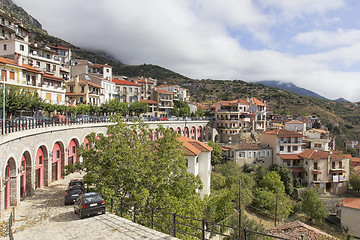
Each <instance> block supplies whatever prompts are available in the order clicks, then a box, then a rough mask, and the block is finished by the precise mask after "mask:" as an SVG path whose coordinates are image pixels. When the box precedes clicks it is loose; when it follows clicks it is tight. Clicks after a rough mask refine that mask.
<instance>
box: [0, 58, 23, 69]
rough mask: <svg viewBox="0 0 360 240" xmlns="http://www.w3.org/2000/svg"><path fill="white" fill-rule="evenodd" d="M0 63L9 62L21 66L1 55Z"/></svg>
mask: <svg viewBox="0 0 360 240" xmlns="http://www.w3.org/2000/svg"><path fill="white" fill-rule="evenodd" d="M0 63H5V64H10V65H14V66H16V67H21V66H20V65H18V64H16V63H15V61H14V60H12V59H7V58H3V57H0Z"/></svg>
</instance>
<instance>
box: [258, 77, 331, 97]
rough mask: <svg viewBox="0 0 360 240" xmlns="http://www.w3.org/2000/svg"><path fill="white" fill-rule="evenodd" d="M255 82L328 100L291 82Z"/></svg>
mask: <svg viewBox="0 0 360 240" xmlns="http://www.w3.org/2000/svg"><path fill="white" fill-rule="evenodd" d="M255 83H256V84H262V85H265V86H268V87H277V88H280V89H282V90H289V91H291V92H293V93H296V94H299V95H303V96H309V97H317V98H322V99H326V100H329V99H327V98H325V97H323V96H321V95H319V94H317V93H315V92H313V91H310V90H308V89H305V88H301V87H298V86H296V85H295V84H293V83H283V82H280V81H258V82H255Z"/></svg>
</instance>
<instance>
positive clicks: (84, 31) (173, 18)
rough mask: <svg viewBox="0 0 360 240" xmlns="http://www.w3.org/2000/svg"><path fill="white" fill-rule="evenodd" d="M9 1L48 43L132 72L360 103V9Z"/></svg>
mask: <svg viewBox="0 0 360 240" xmlns="http://www.w3.org/2000/svg"><path fill="white" fill-rule="evenodd" d="M13 1H14V2H15V3H16V4H17V5H19V6H21V7H23V8H24V9H25V10H26V11H27V12H28V13H29V14H31V15H32V16H33V17H35V18H36V19H37V20H39V21H40V23H41V24H42V26H43V28H44V29H45V30H47V31H48V33H49V34H51V35H54V36H57V37H59V38H62V39H64V40H66V41H68V42H71V43H72V44H74V45H76V46H79V47H82V48H89V49H96V50H102V51H106V52H107V53H109V54H111V55H112V56H114V57H115V58H117V59H118V60H120V61H121V62H123V63H126V64H130V65H139V64H144V63H145V64H154V65H159V66H162V67H165V68H168V69H170V70H172V71H175V72H177V73H180V74H182V75H185V76H187V77H190V78H194V79H217V80H218V79H221V80H233V79H238V80H244V81H246V82H254V81H262V80H278V81H281V82H291V83H294V84H296V85H297V86H299V87H303V88H306V89H309V90H312V91H314V92H316V93H318V94H320V95H322V96H324V97H327V98H330V99H337V98H340V97H343V98H345V99H348V100H350V101H360V84H359V80H360V21H359V19H360V16H359V15H358V13H359V12H360V1H358V0H315V1H314V0H151V1H150V0H61V1H59V0H36V4H35V3H34V1H29V0H13ZM240 97H241V96H240Z"/></svg>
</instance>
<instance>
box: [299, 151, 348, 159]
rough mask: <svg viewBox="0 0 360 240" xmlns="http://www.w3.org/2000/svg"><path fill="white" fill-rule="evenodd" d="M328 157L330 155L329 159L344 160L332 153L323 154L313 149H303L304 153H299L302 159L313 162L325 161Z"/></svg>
mask: <svg viewBox="0 0 360 240" xmlns="http://www.w3.org/2000/svg"><path fill="white" fill-rule="evenodd" d="M329 155H330V159H344V157H343V156H340V155H337V154H333V153H332V152H325V151H321V150H315V149H305V151H303V152H302V153H299V156H301V157H303V158H307V159H314V160H320V159H327V158H328V157H329Z"/></svg>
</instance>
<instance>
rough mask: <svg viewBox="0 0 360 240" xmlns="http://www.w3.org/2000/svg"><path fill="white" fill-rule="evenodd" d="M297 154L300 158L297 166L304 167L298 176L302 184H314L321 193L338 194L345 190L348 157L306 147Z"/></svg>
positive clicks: (347, 179) (346, 186)
mask: <svg viewBox="0 0 360 240" xmlns="http://www.w3.org/2000/svg"><path fill="white" fill-rule="evenodd" d="M298 155H299V157H300V158H301V162H300V165H299V166H300V167H302V168H303V169H304V172H303V173H302V174H301V175H300V176H299V177H300V179H301V180H302V183H303V184H304V185H307V186H314V187H315V188H317V189H319V191H320V192H323V193H326V192H327V193H334V194H338V193H343V192H345V191H346V190H347V188H348V181H349V175H350V164H349V162H350V161H349V158H347V157H346V156H344V155H341V154H334V153H332V152H325V151H321V150H315V149H306V150H305V151H304V152H302V153H300V154H298Z"/></svg>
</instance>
